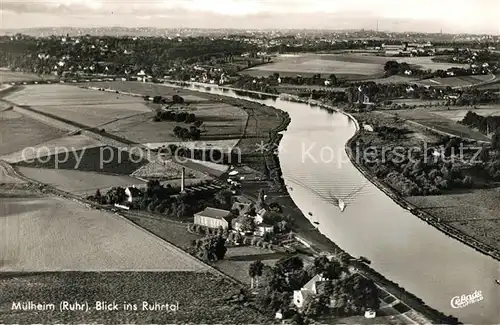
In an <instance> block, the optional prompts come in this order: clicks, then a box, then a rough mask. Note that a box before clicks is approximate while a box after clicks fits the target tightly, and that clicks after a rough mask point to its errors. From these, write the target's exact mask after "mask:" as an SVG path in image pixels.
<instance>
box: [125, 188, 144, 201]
mask: <svg viewBox="0 0 500 325" xmlns="http://www.w3.org/2000/svg"><path fill="white" fill-rule="evenodd" d="M125 195H126V196H127V202H130V203H132V202H135V201H136V200H137V199H138V198H140V197H141V196H142V192H141V190H139V189H138V188H137V187H134V186H132V187H127V188H126V189H125Z"/></svg>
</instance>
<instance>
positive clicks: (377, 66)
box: [244, 53, 464, 79]
mask: <svg viewBox="0 0 500 325" xmlns="http://www.w3.org/2000/svg"><path fill="white" fill-rule="evenodd" d="M391 60H394V61H398V62H406V63H408V64H410V65H414V66H415V67H418V68H420V69H424V70H427V69H430V70H439V69H443V70H446V69H449V68H451V67H462V66H464V65H461V64H447V63H439V62H434V61H432V57H404V58H399V57H385V56H376V55H374V54H371V53H343V54H298V55H293V56H291V55H286V56H278V57H277V58H276V59H275V60H274V63H271V64H265V65H261V66H257V67H254V68H250V69H247V70H244V73H245V74H249V75H253V76H266V75H270V74H272V73H274V72H278V73H280V74H282V75H292V76H295V75H297V74H301V75H304V76H306V75H311V74H317V73H319V74H321V75H322V76H324V77H327V76H328V75H330V74H332V73H334V74H335V75H337V76H338V77H340V78H346V79H360V78H364V79H370V78H374V77H375V78H378V76H379V75H380V74H382V73H383V68H384V64H385V63H386V62H387V61H391Z"/></svg>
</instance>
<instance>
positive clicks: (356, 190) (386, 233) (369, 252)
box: [186, 86, 500, 324]
mask: <svg viewBox="0 0 500 325" xmlns="http://www.w3.org/2000/svg"><path fill="white" fill-rule="evenodd" d="M186 88H188V89H192V90H197V91H203V92H210V93H215V94H219V95H223V96H231V97H239V98H243V99H246V100H252V101H255V102H260V103H262V104H267V105H271V106H274V107H276V108H278V109H281V110H283V111H286V112H288V113H289V115H290V118H291V123H290V125H289V126H288V129H287V131H285V132H283V139H282V141H281V143H280V146H283V148H284V149H285V150H279V158H280V164H281V168H282V172H283V178H284V180H285V184H286V185H287V187H288V188H289V187H293V191H290V196H291V197H292V199H293V200H294V202H295V203H296V205H297V206H298V207H299V208H300V209H301V211H302V212H303V213H304V215H305V216H306V217H307V218H309V220H311V222H317V228H318V230H319V231H320V232H321V233H323V234H324V235H325V236H327V237H328V238H329V239H331V240H332V241H333V242H335V243H336V244H338V245H339V246H340V247H341V248H342V249H345V250H346V251H347V252H348V253H349V254H351V255H353V256H365V257H367V258H368V259H369V260H370V261H371V262H372V264H371V267H373V268H374V269H375V270H377V271H378V272H380V273H382V274H383V275H384V276H386V277H387V278H388V279H390V280H392V281H394V282H396V283H398V284H399V285H400V286H401V287H403V288H405V289H406V290H408V291H409V292H411V293H413V294H415V295H416V296H418V297H419V298H421V299H422V300H423V301H424V302H425V303H427V304H428V305H430V306H431V307H433V308H435V309H438V310H440V311H442V312H444V313H445V314H451V315H453V316H455V317H458V318H459V320H460V321H462V322H465V323H473V324H493V323H498V321H499V320H500V312H499V311H498V310H499V309H500V308H498V303H499V302H500V286H498V285H497V284H496V283H495V281H494V280H495V279H497V278H498V277H499V272H500V262H498V261H496V260H494V259H493V258H491V257H489V256H486V255H483V254H481V253H480V252H478V251H475V250H474V249H472V248H471V247H468V246H467V245H465V244H463V243H461V242H459V241H458V240H455V239H453V238H451V237H448V236H447V235H445V234H444V233H442V232H440V231H439V230H437V229H435V228H433V227H432V226H430V225H428V224H426V223H425V222H423V221H421V220H420V219H418V218H417V217H416V216H414V215H412V214H411V213H410V212H409V211H407V210H405V209H403V208H402V207H400V206H399V205H398V204H396V203H395V202H394V201H392V199H391V198H389V197H388V196H387V195H385V194H384V193H383V192H382V191H380V190H379V189H378V188H377V187H376V186H374V185H373V184H372V183H370V182H369V181H368V180H367V179H366V178H365V177H364V176H363V175H362V174H361V173H360V172H359V171H358V170H357V169H356V168H355V167H354V165H353V164H352V163H351V162H350V161H349V159H348V157H347V154H346V152H345V144H346V142H347V141H348V140H349V139H350V138H351V137H352V136H353V135H354V134H355V132H356V126H355V123H354V122H353V121H352V120H350V119H349V118H348V117H347V116H346V115H344V114H342V113H337V112H327V111H325V110H321V109H319V108H317V107H315V108H312V107H311V106H310V105H308V104H303V103H294V102H289V101H285V100H281V99H273V100H272V99H267V100H256V99H253V98H248V97H243V96H239V95H236V94H235V93H234V92H233V91H228V90H225V91H222V90H220V89H217V87H216V86H212V87H211V88H210V89H209V90H207V89H199V88H196V87H193V86H188V87H186ZM305 134H307V136H304V135H305ZM311 147H312V148H311ZM304 148H306V150H308V149H310V150H308V152H309V154H308V155H304ZM326 151H327V152H328V153H330V155H329V156H328V157H327V159H325V152H326ZM338 199H343V200H345V203H346V206H347V208H346V209H345V211H344V212H341V211H340V210H339V208H338V205H336V204H335V202H336V200H337V202H338ZM309 213H311V215H309ZM313 216H314V217H313ZM313 218H314V220H312V219H313ZM476 291H481V294H482V296H483V300H481V301H478V302H476V303H474V304H470V305H468V306H466V307H463V308H456V306H455V305H453V304H452V300H453V299H454V297H455V299H456V297H460V296H461V295H468V294H472V293H474V292H476Z"/></svg>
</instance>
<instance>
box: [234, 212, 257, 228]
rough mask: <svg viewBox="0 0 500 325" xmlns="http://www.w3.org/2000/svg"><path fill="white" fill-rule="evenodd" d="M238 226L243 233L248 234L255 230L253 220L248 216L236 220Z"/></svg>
mask: <svg viewBox="0 0 500 325" xmlns="http://www.w3.org/2000/svg"><path fill="white" fill-rule="evenodd" d="M238 222H239V224H240V230H241V231H243V232H249V231H254V230H255V220H254V219H253V218H252V217H249V216H246V215H245V216H241V217H239V218H238Z"/></svg>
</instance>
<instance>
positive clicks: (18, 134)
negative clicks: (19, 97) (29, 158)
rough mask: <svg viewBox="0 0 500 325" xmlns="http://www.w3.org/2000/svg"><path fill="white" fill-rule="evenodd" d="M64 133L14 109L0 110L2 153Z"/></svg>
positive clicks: (54, 137) (0, 150)
mask: <svg viewBox="0 0 500 325" xmlns="http://www.w3.org/2000/svg"><path fill="white" fill-rule="evenodd" d="M64 133H65V132H64V131H62V130H59V129H56V128H54V127H51V126H49V125H47V124H44V123H41V122H39V121H37V120H35V119H31V118H29V117H27V116H24V115H22V114H19V113H17V112H15V111H12V110H7V111H3V112H0V155H5V154H9V153H13V152H16V151H19V150H22V149H24V148H26V147H31V146H35V145H38V144H41V143H44V142H46V141H50V140H54V139H57V138H59V137H62V136H63V135H64Z"/></svg>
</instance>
